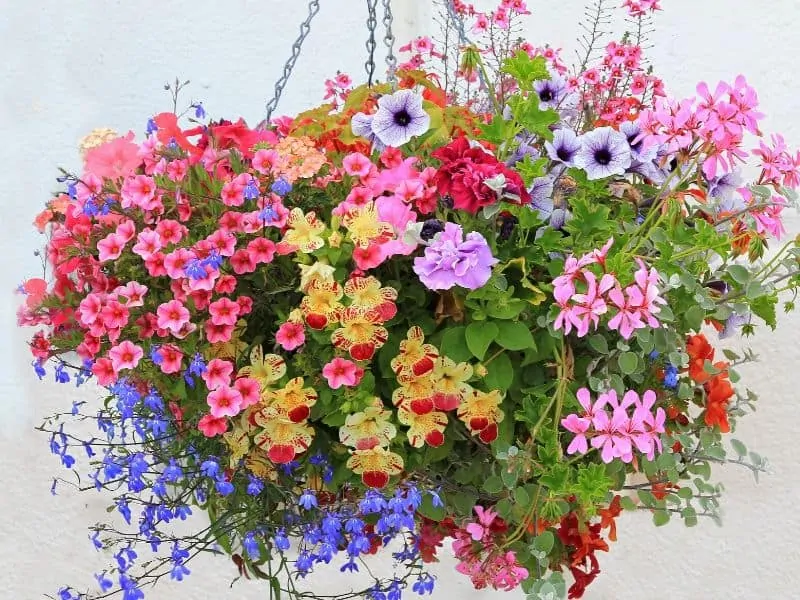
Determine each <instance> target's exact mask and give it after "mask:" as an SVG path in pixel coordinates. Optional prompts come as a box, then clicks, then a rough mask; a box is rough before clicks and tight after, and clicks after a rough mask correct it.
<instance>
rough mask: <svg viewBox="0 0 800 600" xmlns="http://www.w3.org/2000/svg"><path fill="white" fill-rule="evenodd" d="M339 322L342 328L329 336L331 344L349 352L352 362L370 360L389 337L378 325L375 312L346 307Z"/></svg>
mask: <svg viewBox="0 0 800 600" xmlns="http://www.w3.org/2000/svg"><path fill="white" fill-rule="evenodd" d="M339 322H340V323H341V325H342V326H341V327H340V328H339V329H337V330H336V331H334V332H333V333H332V334H331V342H332V343H333V345H334V346H335V347H336V348H339V349H341V350H346V351H347V352H349V353H350V357H351V358H353V360H369V359H371V358H372V356H373V355H374V354H375V350H377V349H378V348H380V347H381V346H383V344H384V342H385V341H386V339H387V338H388V337H389V332H388V331H386V328H385V327H382V326H381V325H379V323H380V322H381V320H380V315H379V314H378V313H377V312H376V311H371V312H365V311H363V310H360V309H358V308H354V307H352V306H348V307H347V308H345V309H344V310H342V312H341V315H340V316H339Z"/></svg>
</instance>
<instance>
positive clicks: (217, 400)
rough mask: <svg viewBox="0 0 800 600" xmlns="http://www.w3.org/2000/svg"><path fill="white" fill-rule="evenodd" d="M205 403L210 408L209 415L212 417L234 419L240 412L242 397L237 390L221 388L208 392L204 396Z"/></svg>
mask: <svg viewBox="0 0 800 600" xmlns="http://www.w3.org/2000/svg"><path fill="white" fill-rule="evenodd" d="M206 402H208V406H209V407H210V408H211V410H210V412H211V415H212V416H214V417H217V418H219V417H235V416H236V415H238V414H239V413H240V412H241V410H242V395H241V394H240V393H239V390H237V389H235V388H232V387H228V386H222V387H218V388H217V389H215V390H214V391H212V392H210V393H209V394H208V396H206Z"/></svg>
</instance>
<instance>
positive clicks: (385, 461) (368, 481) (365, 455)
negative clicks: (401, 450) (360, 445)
mask: <svg viewBox="0 0 800 600" xmlns="http://www.w3.org/2000/svg"><path fill="white" fill-rule="evenodd" d="M403 467H404V463H403V457H402V456H400V455H399V454H395V453H394V452H390V451H389V450H387V449H386V448H381V447H380V446H376V447H375V448H372V449H370V450H356V451H355V452H353V455H352V456H351V457H350V458H349V459H348V461H347V468H348V469H350V470H351V471H353V473H355V474H356V475H361V481H363V482H364V485H366V486H368V487H371V488H382V487H384V486H385V485H386V484H387V483H389V477H391V476H393V475H399V474H400V473H402V472H403Z"/></svg>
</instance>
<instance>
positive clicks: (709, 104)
mask: <svg viewBox="0 0 800 600" xmlns="http://www.w3.org/2000/svg"><path fill="white" fill-rule="evenodd" d="M697 93H698V97H696V98H695V97H692V98H686V99H683V100H668V99H661V100H660V101H657V102H656V104H655V107H654V108H653V109H648V110H646V111H643V112H642V115H641V119H640V124H641V126H642V129H643V130H644V131H645V133H646V134H648V137H647V138H646V142H645V143H646V144H647V143H657V144H662V145H664V146H665V147H666V150H667V151H669V152H670V153H675V152H678V151H679V150H688V149H689V148H692V147H694V146H695V144H697V143H698V142H699V143H700V144H701V145H702V147H703V151H704V152H705V154H706V157H705V160H704V161H703V173H704V174H705V176H706V177H707V178H709V179H711V178H714V177H716V176H717V175H718V174H722V173H727V172H730V171H731V170H732V169H733V167H734V165H735V163H736V161H740V162H741V161H743V160H744V159H745V158H746V157H747V156H748V153H747V152H746V151H745V150H744V149H743V148H742V143H743V140H744V134H745V132H750V133H752V134H754V135H760V131H759V129H758V122H759V121H760V120H761V119H762V118H763V117H764V115H763V114H762V113H760V112H758V111H757V110H756V108H757V107H758V95H757V94H756V91H755V90H754V89H753V88H752V87H751V86H749V85H748V84H747V81H746V80H745V78H744V76H743V75H739V76H738V77H737V78H736V80H735V81H734V83H733V84H732V85H731V84H728V83H726V82H724V81H721V82H719V83H718V84H717V87H716V88H715V89H714V91H713V92H712V91H711V90H710V88H709V87H708V84H706V83H704V82H702V83H700V84H698V86H697Z"/></svg>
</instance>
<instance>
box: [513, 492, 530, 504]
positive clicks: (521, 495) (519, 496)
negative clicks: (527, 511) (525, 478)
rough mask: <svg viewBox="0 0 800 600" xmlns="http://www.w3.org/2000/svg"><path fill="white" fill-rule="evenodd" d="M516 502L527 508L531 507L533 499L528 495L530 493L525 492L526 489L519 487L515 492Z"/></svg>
mask: <svg viewBox="0 0 800 600" xmlns="http://www.w3.org/2000/svg"><path fill="white" fill-rule="evenodd" d="M514 502H516V503H517V504H519V505H521V506H524V507H525V508H528V507H529V506H530V503H531V497H530V496H529V495H528V492H526V491H525V488H522V487H518V488H516V489H515V490H514Z"/></svg>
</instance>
